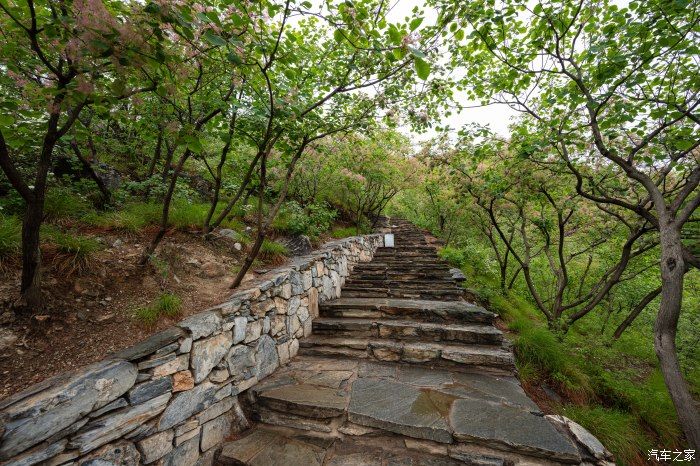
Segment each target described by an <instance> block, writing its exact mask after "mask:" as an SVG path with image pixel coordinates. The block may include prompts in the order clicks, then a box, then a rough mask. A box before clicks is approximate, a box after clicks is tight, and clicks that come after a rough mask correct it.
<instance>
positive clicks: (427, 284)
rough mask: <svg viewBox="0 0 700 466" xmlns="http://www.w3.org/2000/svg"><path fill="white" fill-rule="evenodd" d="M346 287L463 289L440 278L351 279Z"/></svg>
mask: <svg viewBox="0 0 700 466" xmlns="http://www.w3.org/2000/svg"><path fill="white" fill-rule="evenodd" d="M345 286H350V287H352V286H362V287H374V286H376V287H379V288H401V289H407V290H408V289H414V290H416V289H424V288H431V289H437V290H443V289H445V290H446V289H460V290H462V288H461V287H460V286H459V285H458V284H457V281H456V280H454V279H449V280H446V279H442V278H438V279H435V280H388V279H386V278H381V277H375V278H372V279H367V280H360V279H355V278H351V279H349V280H346V281H345Z"/></svg>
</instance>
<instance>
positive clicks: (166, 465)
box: [163, 437, 199, 466]
mask: <svg viewBox="0 0 700 466" xmlns="http://www.w3.org/2000/svg"><path fill="white" fill-rule="evenodd" d="M198 459H199V437H195V438H193V439H192V440H188V441H186V442H184V443H182V444H180V445H179V446H178V447H177V448H175V449H174V450H173V451H171V452H170V454H168V455H167V456H166V457H165V458H164V461H163V466H194V465H195V464H196V463H197V460H198Z"/></svg>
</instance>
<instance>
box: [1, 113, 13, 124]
mask: <svg viewBox="0 0 700 466" xmlns="http://www.w3.org/2000/svg"><path fill="white" fill-rule="evenodd" d="M14 122H15V119H14V118H13V117H11V116H10V115H0V126H10V125H12V124H13V123H14Z"/></svg>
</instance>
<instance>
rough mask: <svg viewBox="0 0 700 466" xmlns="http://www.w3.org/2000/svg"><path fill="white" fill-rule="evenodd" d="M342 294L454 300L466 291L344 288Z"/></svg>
mask: <svg viewBox="0 0 700 466" xmlns="http://www.w3.org/2000/svg"><path fill="white" fill-rule="evenodd" d="M341 293H342V296H343V297H346V298H402V299H429V300H440V301H445V300H454V299H459V298H461V297H463V296H464V291H463V290H459V289H453V290H402V289H397V288H384V289H380V288H372V289H367V288H363V287H358V288H351V287H347V288H343V290H342V292H341Z"/></svg>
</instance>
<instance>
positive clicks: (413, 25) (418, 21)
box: [408, 18, 423, 31]
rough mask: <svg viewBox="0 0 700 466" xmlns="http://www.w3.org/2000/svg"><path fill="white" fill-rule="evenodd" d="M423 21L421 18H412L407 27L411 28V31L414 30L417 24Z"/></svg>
mask: <svg viewBox="0 0 700 466" xmlns="http://www.w3.org/2000/svg"><path fill="white" fill-rule="evenodd" d="M422 22H423V18H413V20H412V21H411V22H410V23H409V25H408V27H409V28H410V29H411V31H415V30H416V29H418V26H420V25H421V23H422Z"/></svg>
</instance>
